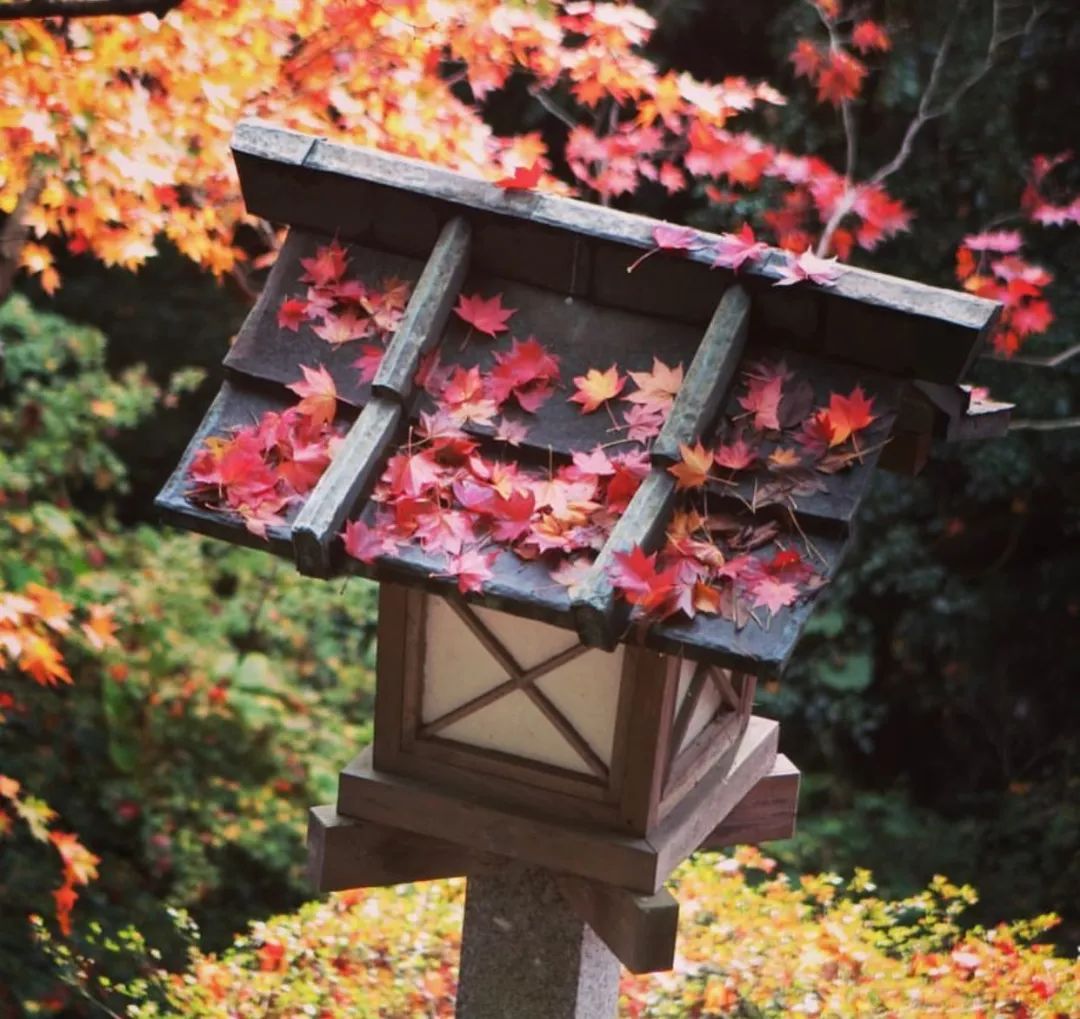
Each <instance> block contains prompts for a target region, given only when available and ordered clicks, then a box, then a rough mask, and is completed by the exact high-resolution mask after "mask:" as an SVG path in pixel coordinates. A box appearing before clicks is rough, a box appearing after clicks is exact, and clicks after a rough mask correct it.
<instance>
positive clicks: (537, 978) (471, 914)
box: [456, 862, 619, 1019]
mask: <svg viewBox="0 0 1080 1019" xmlns="http://www.w3.org/2000/svg"><path fill="white" fill-rule="evenodd" d="M618 1004H619V960H618V959H617V958H616V957H615V956H614V955H613V954H612V953H611V952H610V951H609V950H608V948H607V946H606V945H605V944H604V943H603V942H602V941H601V940H600V938H599V937H597V935H596V934H595V933H594V932H593V930H592V928H591V927H589V925H588V924H587V923H585V921H584V920H582V919H581V917H580V916H579V915H578V913H577V912H576V911H575V910H574V909H573V908H572V907H571V906H570V905H568V903H567V901H566V899H565V898H564V895H563V893H561V892H560V890H559V887H558V885H557V884H556V882H555V879H554V878H553V877H552V876H551V875H550V874H549V873H547V872H546V871H543V870H536V869H530V868H526V867H522V866H521V865H520V864H516V863H510V862H507V863H506V864H505V865H504V866H501V867H498V868H492V869H489V870H486V871H482V872H481V873H479V874H475V875H473V876H470V877H469V879H468V885H467V891H466V896H465V928H464V932H463V934H462V939H461V971H460V978H459V981H458V993H457V1011H456V1015H457V1019H507V1017H508V1016H513V1017H514V1019H615V1015H616V1012H617V1009H618Z"/></svg>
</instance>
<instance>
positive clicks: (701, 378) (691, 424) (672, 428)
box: [652, 284, 750, 465]
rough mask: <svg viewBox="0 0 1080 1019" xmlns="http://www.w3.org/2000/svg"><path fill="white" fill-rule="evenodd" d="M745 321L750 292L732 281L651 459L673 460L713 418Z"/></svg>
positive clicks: (740, 344)
mask: <svg viewBox="0 0 1080 1019" xmlns="http://www.w3.org/2000/svg"><path fill="white" fill-rule="evenodd" d="M749 323H750V298H749V297H748V296H747V295H746V291H745V290H743V288H742V287H740V286H738V285H737V284H736V285H735V286H733V287H730V288H729V289H728V290H727V291H726V292H725V293H724V296H723V297H722V298H721V299H720V303H719V304H718V305H717V306H716V311H715V312H714V314H713V317H712V320H711V321H710V322H709V325H708V327H707V328H706V330H705V335H704V336H703V337H702V339H701V345H700V346H699V347H698V349H697V353H696V354H695V355H694V360H693V361H692V362H691V363H690V370H689V371H688V372H687V373H686V378H685V379H684V380H683V384H682V386H680V387H679V392H678V395H677V396H676V397H675V402H674V403H673V404H672V406H671V410H670V412H669V413H668V417H667V421H665V422H664V427H663V428H662V429H661V430H660V434H659V435H658V436H657V437H656V441H655V442H654V443H653V447H652V460H653V463H660V464H664V465H668V464H673V463H677V462H678V460H679V458H680V453H679V446H680V445H684V444H686V445H689V444H690V443H692V442H694V441H696V440H697V439H699V438H700V437H701V434H702V432H704V431H705V429H706V428H708V427H709V425H710V424H711V423H712V421H713V419H714V418H715V417H716V414H717V412H718V411H719V410H720V406H721V402H722V401H723V399H724V396H725V394H726V393H727V388H728V386H729V385H730V383H731V377H732V376H733V375H734V374H735V369H736V367H737V366H738V364H739V359H740V358H741V357H742V353H743V350H744V349H745V347H746V336H747V332H748V327H749Z"/></svg>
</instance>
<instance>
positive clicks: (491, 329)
mask: <svg viewBox="0 0 1080 1019" xmlns="http://www.w3.org/2000/svg"><path fill="white" fill-rule="evenodd" d="M454 311H455V312H456V313H457V315H458V317H459V318H461V319H464V321H466V322H468V323H469V325H470V326H472V327H473V329H475V330H476V331H477V332H478V333H484V334H485V335H487V336H490V337H492V338H493V339H494V337H495V334H496V333H505V332H506V330H507V329H508V328H509V327H508V326H507V324H506V322H507V320H508V319H509V318H510V316H511V315H513V314H514V312H515V311H517V308H504V307H503V303H502V294H496V295H495V296H494V297H489V298H487V299H486V300H485V299H484V298H483V297H481V296H480V295H479V294H472V295H470V296H466V295H465V294H461V295H459V297H458V303H457V304H456V305H455V306H454Z"/></svg>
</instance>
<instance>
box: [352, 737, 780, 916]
mask: <svg viewBox="0 0 1080 1019" xmlns="http://www.w3.org/2000/svg"><path fill="white" fill-rule="evenodd" d="M778 736H779V725H778V724H777V723H776V722H774V721H770V720H768V719H764V718H758V717H753V718H751V719H750V723H749V725H748V726H747V729H746V732H745V734H744V736H743V738H742V740H741V741H740V744H739V748H738V751H737V753H736V755H735V758H734V760H733V761H731V762H721V763H720V764H719V765H718V766H717V767H715V768H713V769H712V770H710V771H709V772H708V773H707V774H705V775H704V776H703V777H702V779H701V780H700V781H699V782H698V784H697V785H696V786H695V787H694V788H693V790H691V791H690V792H689V793H688V794H687V795H686V797H685V798H684V799H683V800H682V802H680V803H679V805H678V806H677V807H676V808H675V809H674V810H673V811H672V812H671V813H670V814H669V815H668V816H667V817H666V818H665V819H664V820H663V821H662V822H661V824H659V825H658V826H657V827H656V828H655V829H654V830H653V831H652V832H650V834H649V835H648V837H645V838H642V837H637V836H631V835H624V834H622V833H620V832H619V831H617V830H613V829H612V828H610V827H604V826H601V825H594V824H585V823H573V822H570V821H557V820H553V819H551V818H548V817H538V816H535V815H531V814H529V813H527V812H526V811H524V810H522V809H517V810H514V809H508V808H506V807H503V806H495V805H492V804H490V803H486V802H484V800H483V798H482V797H481V796H479V795H469V796H466V795H463V794H462V793H461V792H458V791H455V790H450V789H443V788H440V787H439V786H437V785H433V784H432V783H431V782H430V780H427V781H423V782H421V781H417V780H416V779H412V778H409V777H407V776H403V775H396V774H389V773H387V772H383V771H377V770H376V769H375V768H374V767H373V764H372V759H371V749H370V748H368V749H367V750H365V751H364V752H363V753H361V754H360V756H359V757H357V758H356V759H355V760H354V761H352V763H350V764H349V765H348V766H347V767H346V768H345V769H344V771H342V773H341V776H340V779H339V782H338V803H337V813H338V814H339V815H341V816H343V817H346V818H355V819H358V820H361V821H369V822H374V823H375V824H376V825H379V826H384V827H389V828H396V829H402V830H403V831H405V832H412V833H414V834H416V835H421V836H426V837H429V838H433V839H439V840H444V841H445V842H447V843H450V844H451V845H453V846H456V847H462V848H465V849H469V850H473V851H478V852H480V853H487V854H493V855H495V856H502V857H509V858H511V859H513V860H518V861H520V862H522V863H526V864H531V865H534V866H539V867H544V868H546V869H548V870H553V871H556V872H559V873H564V874H571V875H575V876H577V877H581V878H585V879H586V880H590V881H597V882H601V883H604V884H609V885H615V886H617V887H621V888H626V889H629V890H631V891H634V892H638V893H641V894H646V895H651V894H653V893H655V892H656V891H658V890H659V888H660V886H661V885H662V884H663V883H664V881H665V880H666V879H667V877H668V875H669V874H670V873H671V872H672V871H673V870H674V869H675V867H677V866H678V865H679V864H680V863H681V862H682V861H683V860H684V859H686V857H688V856H689V855H690V854H691V853H692V852H694V850H696V849H697V848H699V847H700V846H701V845H702V844H703V843H705V842H710V844H713V845H715V842H713V841H712V838H711V836H712V834H713V832H714V830H716V829H717V828H718V826H721V823H722V822H723V821H724V819H725V818H727V817H728V816H729V815H731V814H732V812H733V811H734V810H735V808H736V807H737V805H738V804H739V802H740V801H742V800H743V799H744V798H746V797H747V796H748V795H750V794H751V792H752V790H753V789H754V787H755V786H757V785H758V783H759V782H761V781H762V780H763V779H765V778H766V777H767V776H768V775H769V773H770V771H771V770H772V768H773V766H774V764H775V762H776V749H777V742H778ZM789 784H790V783H789ZM771 824H772V828H773V830H770V831H769V832H768V833H767V834H765V835H763V836H760V837H782V836H783V835H784V834H786V832H784V831H776V830H775V829H776V828H777V823H776V821H775V819H773V821H772V822H771ZM751 827H752V826H751ZM752 834H753V832H752V830H751V829H750V828H748V829H746V830H745V831H743V832H741V833H740V835H739V837H740V838H741V837H747V838H749V837H750V836H751V835H752Z"/></svg>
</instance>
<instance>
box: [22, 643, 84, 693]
mask: <svg viewBox="0 0 1080 1019" xmlns="http://www.w3.org/2000/svg"><path fill="white" fill-rule="evenodd" d="M19 668H20V669H22V670H23V672H25V673H27V674H28V675H29V676H31V677H32V678H33V680H34V682H35V683H39V684H40V685H41V686H56V684H57V683H58V682H62V683H71V682H73V680H72V678H71V673H69V672H68V670H67V667H66V666H65V665H64V658H63V655H61V654H60V652H59V651H58V650H57V648H56V647H55V646H54V645H52V644H50V643H49V642H48V641H47V640H45V638H44V637H39V636H37V635H36V634H34V635H31V636H30V637H28V638H27V640H26V643H25V644H24V645H23V649H22V655H20V657H19Z"/></svg>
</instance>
